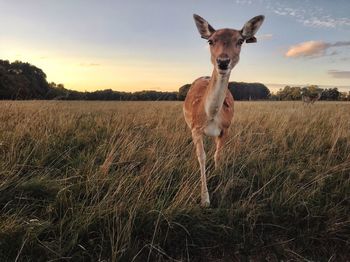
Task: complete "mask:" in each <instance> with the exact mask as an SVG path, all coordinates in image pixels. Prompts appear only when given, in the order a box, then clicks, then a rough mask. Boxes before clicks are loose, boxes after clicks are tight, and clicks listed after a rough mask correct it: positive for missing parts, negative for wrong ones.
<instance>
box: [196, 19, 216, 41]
mask: <svg viewBox="0 0 350 262" xmlns="http://www.w3.org/2000/svg"><path fill="white" fill-rule="evenodd" d="M193 18H194V21H195V22H196V26H197V29H198V32H199V34H200V35H201V37H202V38H204V39H209V37H210V36H211V35H212V34H214V33H215V29H214V28H213V27H212V26H211V25H210V24H209V23H208V22H207V21H206V20H205V19H204V18H202V17H200V16H199V15H196V14H194V15H193Z"/></svg>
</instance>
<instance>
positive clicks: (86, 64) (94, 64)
mask: <svg viewBox="0 0 350 262" xmlns="http://www.w3.org/2000/svg"><path fill="white" fill-rule="evenodd" d="M100 65H101V64H97V63H80V66H100Z"/></svg>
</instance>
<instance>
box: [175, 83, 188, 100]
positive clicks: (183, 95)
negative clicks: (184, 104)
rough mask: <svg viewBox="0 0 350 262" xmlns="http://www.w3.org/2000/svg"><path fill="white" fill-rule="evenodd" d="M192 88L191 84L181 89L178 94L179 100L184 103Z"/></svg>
mask: <svg viewBox="0 0 350 262" xmlns="http://www.w3.org/2000/svg"><path fill="white" fill-rule="evenodd" d="M190 87H191V84H186V85H183V86H182V87H180V89H179V92H178V93H177V100H180V101H184V100H185V98H186V95H187V92H188V90H190Z"/></svg>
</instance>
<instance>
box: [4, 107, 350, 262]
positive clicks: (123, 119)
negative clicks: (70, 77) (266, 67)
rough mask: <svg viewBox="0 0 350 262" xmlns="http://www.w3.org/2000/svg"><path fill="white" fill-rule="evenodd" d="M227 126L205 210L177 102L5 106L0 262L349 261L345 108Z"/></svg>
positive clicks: (301, 110) (259, 110)
mask: <svg viewBox="0 0 350 262" xmlns="http://www.w3.org/2000/svg"><path fill="white" fill-rule="evenodd" d="M234 118H235V120H234V124H233V125H232V128H231V131H230V132H231V134H230V137H229V140H228V141H227V145H226V147H225V150H224V154H223V160H222V165H221V168H220V170H214V169H213V166H214V165H213V160H212V156H213V153H214V151H213V150H214V147H213V146H212V141H211V139H207V140H206V148H207V153H208V163H207V167H208V174H209V179H208V186H209V191H210V194H211V197H212V207H211V208H209V209H201V208H200V207H199V200H200V181H199V179H200V176H199V167H198V163H197V160H196V157H195V155H194V149H193V144H192V140H191V136H190V131H189V130H188V128H187V127H186V125H185V123H184V120H183V116H182V108H181V103H177V102H57V101H56V102H42V101H35V102H9V101H2V102H0V210H1V213H0V260H1V261H14V260H16V261H164V260H170V261H172V260H179V261H216V260H220V261H232V260H238V261H239V260H249V259H250V260H252V261H261V260H263V259H265V258H266V259H267V260H268V261H277V260H287V259H292V260H297V261H300V260H305V261H306V260H330V261H341V260H346V259H349V237H350V219H349V216H350V212H349V211H350V210H349V206H350V205H349V204H350V203H349V192H350V175H349V174H350V173H349V172H350V104H349V103H333V102H332V103H326V102H322V103H321V102H320V103H317V104H315V105H314V106H312V107H311V106H309V107H305V106H303V105H302V104H301V103H300V102H236V104H235V117H234ZM108 156H113V163H112V166H111V170H110V171H109V174H108V175H107V176H105V175H103V173H102V172H101V171H100V169H99V167H100V165H101V164H102V163H103V162H104V160H105V159H106V158H107V157H108Z"/></svg>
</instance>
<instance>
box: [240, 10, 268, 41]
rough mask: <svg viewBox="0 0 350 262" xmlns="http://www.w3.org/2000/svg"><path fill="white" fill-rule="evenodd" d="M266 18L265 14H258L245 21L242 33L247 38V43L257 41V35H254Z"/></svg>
mask: <svg viewBox="0 0 350 262" xmlns="http://www.w3.org/2000/svg"><path fill="white" fill-rule="evenodd" d="M264 19H265V17H264V16H263V15H258V16H256V17H253V18H252V19H250V20H249V21H248V22H247V23H245V25H244V26H243V28H242V30H241V34H242V36H243V37H244V38H245V39H246V43H256V37H255V36H254V35H255V34H256V32H257V31H258V30H259V28H260V26H261V25H262V23H263V22H264Z"/></svg>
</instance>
